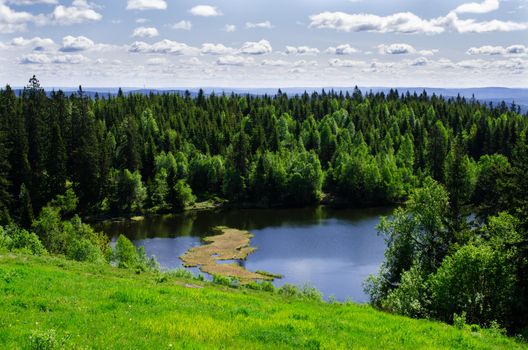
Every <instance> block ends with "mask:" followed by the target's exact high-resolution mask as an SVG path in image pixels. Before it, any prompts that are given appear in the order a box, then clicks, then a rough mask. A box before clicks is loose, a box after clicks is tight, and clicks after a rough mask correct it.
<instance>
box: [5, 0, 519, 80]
mask: <svg viewBox="0 0 528 350" xmlns="http://www.w3.org/2000/svg"><path fill="white" fill-rule="evenodd" d="M0 52H1V55H0V83H1V84H7V83H9V84H11V85H13V86H21V85H24V84H25V82H26V81H27V80H28V78H29V76H30V75H32V74H37V76H38V77H39V78H40V80H41V81H42V83H43V84H44V85H45V86H63V87H70V86H77V85H79V84H82V85H84V86H92V87H94V86H98V87H115V86H123V87H143V86H146V87H160V88H161V87H199V86H204V87H205V86H209V87H210V86H224V87H298V86H313V87H324V86H354V85H360V86H431V87H432V86H436V87H477V86H507V87H528V74H527V68H528V0H482V1H478V0H477V1H476V2H473V1H470V0H469V1H464V0H458V1H455V0H447V1H417V0H391V1H388V0H325V1H323V0H305V1H300V0H282V1H279V0H252V1H242V0H211V1H191V0H109V1H102V0H93V1H90V0H0Z"/></svg>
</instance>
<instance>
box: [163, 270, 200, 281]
mask: <svg viewBox="0 0 528 350" xmlns="http://www.w3.org/2000/svg"><path fill="white" fill-rule="evenodd" d="M165 275H167V276H168V277H174V278H185V279H193V278H194V275H193V274H192V272H191V271H189V270H187V269H183V268H180V269H176V270H171V271H168V272H166V273H165Z"/></svg>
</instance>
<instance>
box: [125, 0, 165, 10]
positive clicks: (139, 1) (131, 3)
mask: <svg viewBox="0 0 528 350" xmlns="http://www.w3.org/2000/svg"><path fill="white" fill-rule="evenodd" d="M126 9H127V10H139V11H144V10H165V9H167V3H166V2H165V0H128V3H127V7H126Z"/></svg>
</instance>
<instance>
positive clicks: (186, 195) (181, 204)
mask: <svg viewBox="0 0 528 350" xmlns="http://www.w3.org/2000/svg"><path fill="white" fill-rule="evenodd" d="M173 192H174V196H173V198H174V201H173V202H172V207H173V208H174V209H176V210H183V209H185V207H187V206H188V205H192V204H194V202H195V201H196V197H195V196H194V194H193V193H192V189H191V187H190V186H189V185H188V184H187V183H186V182H185V180H178V181H177V182H176V184H175V185H174V187H173Z"/></svg>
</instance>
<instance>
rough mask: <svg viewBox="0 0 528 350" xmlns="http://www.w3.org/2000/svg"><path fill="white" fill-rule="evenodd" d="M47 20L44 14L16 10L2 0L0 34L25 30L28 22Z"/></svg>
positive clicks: (0, 5)
mask: <svg viewBox="0 0 528 350" xmlns="http://www.w3.org/2000/svg"><path fill="white" fill-rule="evenodd" d="M45 21H46V18H45V17H44V16H43V15H37V16H35V15H33V14H31V13H29V12H23V11H15V10H13V9H11V8H10V7H9V6H7V5H5V4H4V3H3V2H2V1H0V34H1V33H4V34H7V33H14V32H20V31H24V30H25V29H26V27H27V24H28V23H37V24H43V23H44V22H45Z"/></svg>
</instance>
